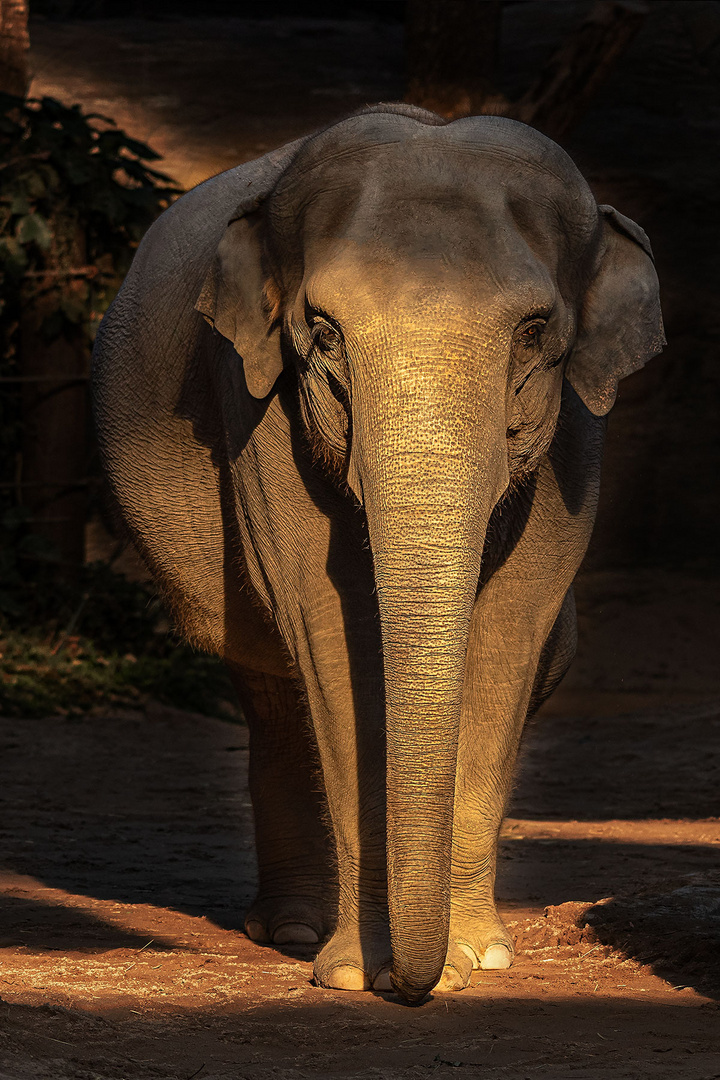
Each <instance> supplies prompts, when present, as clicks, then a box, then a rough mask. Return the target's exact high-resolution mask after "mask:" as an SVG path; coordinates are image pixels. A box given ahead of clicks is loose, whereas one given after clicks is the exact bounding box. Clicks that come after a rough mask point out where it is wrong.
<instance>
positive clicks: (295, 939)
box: [245, 896, 327, 945]
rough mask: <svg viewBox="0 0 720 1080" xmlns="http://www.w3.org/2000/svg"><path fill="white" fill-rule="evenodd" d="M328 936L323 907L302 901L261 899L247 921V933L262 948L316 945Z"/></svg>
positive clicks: (294, 898) (275, 898) (305, 900)
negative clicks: (267, 946) (268, 945)
mask: <svg viewBox="0 0 720 1080" xmlns="http://www.w3.org/2000/svg"><path fill="white" fill-rule="evenodd" d="M326 932H327V927H326V920H325V914H324V911H323V909H322V906H321V905H320V904H318V903H317V901H313V900H308V899H305V898H303V897H297V896H289V897H273V898H272V899H267V900H263V899H262V898H261V897H258V899H257V900H256V901H255V903H254V904H253V906H252V907H251V908H250V911H249V912H248V913H247V915H246V917H245V933H246V934H247V936H248V937H249V938H251V940H252V941H257V942H258V943H259V944H271V943H272V944H273V945H317V943H318V942H319V941H322V939H323V937H324V936H325V933H326Z"/></svg>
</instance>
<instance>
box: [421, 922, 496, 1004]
mask: <svg viewBox="0 0 720 1080" xmlns="http://www.w3.org/2000/svg"><path fill="white" fill-rule="evenodd" d="M514 957H515V948H514V945H513V941H512V938H511V937H510V934H509V933H508V931H507V929H506V928H505V926H504V924H503V923H502V921H501V920H500V919H499V918H497V919H496V920H493V921H492V922H491V923H490V924H488V925H487V926H475V927H474V928H470V927H467V926H464V925H462V924H460V925H459V926H453V927H451V930H450V944H449V946H448V951H447V956H446V958H445V967H444V968H443V973H442V975H441V977H440V980H439V982H438V983H437V985H436V986H435V990H437V991H439V992H441V993H442V992H444V991H449V990H464V989H465V987H466V986H467V985H468V984H469V982H470V978H471V976H472V973H473V971H475V970H477V968H482V970H483V971H502V970H505V969H506V968H509V967H510V966H511V964H512V962H513V959H514Z"/></svg>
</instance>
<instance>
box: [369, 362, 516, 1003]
mask: <svg viewBox="0 0 720 1080" xmlns="http://www.w3.org/2000/svg"><path fill="white" fill-rule="evenodd" d="M435 370H436V369H434V371H435ZM475 389H476V388H475ZM472 390H473V387H467V386H464V387H462V386H461V387H458V385H457V382H453V381H452V380H448V379H447V378H443V377H441V376H437V374H435V375H434V376H433V378H432V379H431V380H429V382H428V380H425V382H424V384H423V385H418V386H415V387H414V388H413V390H412V391H409V392H408V394H407V395H404V394H403V393H402V392H401V393H398V392H397V387H396V388H395V392H394V395H393V400H392V401H390V400H388V401H386V402H385V403H383V406H381V407H380V408H377V407H376V408H374V409H373V410H372V414H373V416H372V418H373V419H377V423H368V421H369V420H370V417H369V416H368V415H367V412H366V411H365V410H362V412H363V413H365V417H364V421H365V422H362V424H361V427H360V430H358V429H357V428H356V434H357V436H358V443H359V451H358V455H357V458H356V460H357V468H358V473H359V476H360V480H361V484H362V492H363V499H364V503H365V509H366V514H367V520H368V529H369V535H370V545H371V549H372V552H373V559H374V565H375V580H376V586H377V595H378V606H379V612H380V623H381V631H382V645H383V656H384V667H385V687H386V690H385V695H386V699H385V704H386V732H387V868H388V904H389V914H390V930H391V939H392V952H393V970H392V975H391V978H392V981H393V984H394V986H395V988H396V990H397V991H398V992H399V993H400V994H401V995H402V996H403V997H404V998H405V999H406V1000H408V1001H410V1002H417V1001H421V1000H422V999H423V998H424V997H425V996H426V994H427V993H428V992H429V991H430V990H431V989H432V987H433V986H434V985H435V983H436V982H437V981H438V979H439V978H440V975H441V974H442V969H443V964H444V961H445V955H446V952H447V944H448V930H449V920H450V875H451V849H452V824H453V804H454V795H455V772H456V764H457V746H458V735H459V727H460V711H461V706H462V695H463V684H464V676H465V660H466V653H467V645H468V634H469V628H470V619H471V615H472V610H473V604H474V600H475V595H476V591H477V583H478V576H479V571H480V560H481V554H482V550H483V543H484V538H485V531H486V528H487V523H488V520H489V517H490V514H491V513H492V509H493V507H494V505H495V503H496V502H497V500H498V498H499V497H500V495H501V494H502V492H503V491H504V490H505V487H506V486H507V457H506V450H505V429H504V407H503V408H502V409H499V410H497V415H495V416H494V417H493V415H492V412H491V410H489V409H488V408H487V407H486V408H483V407H482V402H481V401H480V400H479V395H478V394H477V393H472V392H471V391H472ZM449 402H452V403H453V405H452V406H451V409H450V411H451V412H452V413H453V415H451V416H450V417H446V418H445V419H441V418H442V417H443V413H447V411H448V403H449ZM501 404H502V405H503V406H504V402H503V401H502V399H501Z"/></svg>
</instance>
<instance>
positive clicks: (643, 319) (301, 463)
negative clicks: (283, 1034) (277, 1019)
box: [94, 105, 664, 1003]
mask: <svg viewBox="0 0 720 1080" xmlns="http://www.w3.org/2000/svg"><path fill="white" fill-rule="evenodd" d="M663 344H664V341H663V331H662V321H661V315H660V306H659V299H658V283H657V278H656V275H655V270H654V268H653V260H652V254H651V250H650V245H649V242H648V239H647V237H646V235H645V233H644V232H643V230H642V229H641V228H639V227H638V226H637V225H636V224H635V223H634V222H632V221H630V220H628V219H627V218H626V217H623V215H622V214H619V213H617V212H616V211H615V210H613V209H612V207H609V206H598V205H597V204H596V202H595V199H594V198H593V196H592V194H591V192H590V189H589V188H588V185H587V183H586V182H585V181H584V179H583V178H582V176H581V175H580V173H579V172H578V170H577V168H576V167H575V166H574V164H573V163H572V161H571V160H570V159H569V158H568V156H567V155H566V154H565V153H564V151H563V150H561V149H560V147H558V146H557V145H556V144H555V143H553V142H551V141H550V140H549V139H547V138H545V137H544V136H543V135H541V134H540V133H539V132H538V131H536V130H533V129H532V128H530V127H526V126H525V125H523V124H520V123H517V122H515V121H512V120H508V119H504V118H501V117H494V116H476V117H468V118H465V119H461V120H456V121H454V122H453V123H446V122H445V121H444V120H442V119H441V118H440V117H438V116H435V115H434V114H432V113H427V112H424V111H423V110H420V109H416V108H414V107H412V106H407V105H379V106H374V107H371V108H368V109H366V110H364V111H362V112H360V113H358V114H356V115H354V116H351V117H349V118H348V119H345V120H343V121H342V122H340V123H337V124H335V125H334V126H332V127H329V128H328V129H326V130H324V131H321V132H319V133H318V134H315V135H312V136H310V137H308V138H304V139H300V140H298V141H297V142H294V143H291V144H290V145H288V146H285V147H283V148H282V149H280V150H277V151H274V152H273V153H270V154H268V155H266V156H265V157H263V158H260V159H259V160H257V161H252V162H249V163H247V164H245V165H240V166H238V167H237V168H235V169H231V170H230V171H229V172H225V173H222V174H221V175H219V176H215V177H213V178H212V179H211V180H208V181H207V182H206V183H204V184H201V185H200V186H199V187H197V188H195V189H194V190H192V191H191V192H189V194H187V195H185V196H184V197H183V198H181V199H180V200H179V201H178V202H176V203H175V204H174V205H173V206H172V207H171V208H170V209H169V210H168V211H166V212H165V213H164V214H163V215H162V217H161V218H160V219H159V220H158V221H157V223H156V224H155V225H154V226H153V227H152V228H151V229H150V231H149V232H148V234H147V236H146V237H145V239H144V241H143V242H142V244H141V246H140V249H139V251H138V252H137V255H136V257H135V260H134V262H133V265H132V268H131V270H130V272H129V274H128V276H127V279H126V281H125V283H124V285H123V287H122V289H121V291H120V293H119V294H118V297H117V299H116V300H115V302H114V304H113V305H112V308H111V310H110V311H109V313H108V314H107V316H106V317H105V320H104V322H103V325H102V327H101V332H100V334H99V338H98V342H97V346H96V352H95V360H94V394H95V408H96V419H97V428H98V433H99V440H100V445H101V449H102V453H103V457H104V461H105V466H106V469H107V474H108V476H109V479H110V485H111V488H112V491H113V492H114V497H115V499H116V500H117V502H118V504H119V507H120V510H121V513H122V516H123V518H124V520H125V522H126V524H127V526H128V528H129V530H130V533H131V535H132V537H133V538H134V541H135V543H136V545H137V546H138V548H139V550H140V551H141V553H142V555H143V557H144V558H145V560H146V561H147V564H148V566H149V567H150V568H151V570H152V572H153V573H154V575H155V577H156V578H157V580H158V581H159V582H160V584H161V586H162V588H163V589H164V592H165V594H166V595H167V597H168V598H169V601H170V603H171V605H172V607H173V610H174V612H175V614H176V617H177V620H178V623H179V626H180V627H181V629H182V631H183V632H184V634H185V635H186V636H187V637H188V638H189V639H190V641H192V642H194V643H196V644H197V646H199V647H200V648H201V649H205V650H210V651H212V652H215V653H218V654H220V655H221V656H223V657H224V658H225V660H226V661H227V663H228V665H229V667H230V670H231V673H232V676H233V679H234V682H235V684H236V686H237V689H238V692H239V695H240V699H241V702H242V705H243V708H244V711H245V714H246V716H247V720H248V724H249V728H250V788H251V795H252V800H253V807H254V813H255V826H256V843H257V855H258V865H259V892H258V896H257V898H256V900H255V903H254V904H253V906H252V908H251V910H250V912H249V913H248V915H247V918H246V922H245V927H246V930H247V932H248V934H249V935H250V937H251V938H253V939H254V940H256V941H265V942H275V943H277V944H281V943H290V942H322V941H323V940H324V939H326V938H327V940H326V941H325V944H324V945H323V947H322V948H321V951H320V952H319V955H318V956H317V959H316V961H315V978H316V980H317V982H318V983H319V984H321V985H322V986H327V987H337V988H344V989H357V990H359V989H370V988H375V989H390V987H391V986H392V987H394V988H395V989H396V990H397V991H398V992H399V993H400V995H401V996H402V997H404V999H405V1000H406V1001H408V1002H411V1003H416V1002H419V1001H422V1000H423V999H424V998H425V996H426V995H427V993H428V992H429V991H430V990H431V989H432V988H433V987H435V986H438V987H439V988H440V989H460V988H462V987H464V986H466V985H467V983H468V981H469V978H470V975H471V973H472V970H473V968H476V967H478V966H480V967H484V968H503V967H507V966H509V964H510V963H511V960H512V956H513V943H512V939H511V936H510V934H509V933H508V931H507V929H506V928H505V926H504V925H503V923H502V921H501V919H500V917H499V916H498V913H497V910H496V907H495V900H494V879H495V860H496V849H497V840H498V831H499V829H500V824H501V819H502V816H503V811H504V805H505V802H506V799H507V796H508V791H509V786H510V782H511V776H512V771H513V765H514V760H515V756H516V752H517V749H518V744H519V741H520V737H521V733H522V729H523V724H524V721H525V718H526V716H527V715H528V713H529V712H531V711H532V710H533V709H534V708H536V707H537V706H538V705H539V704H540V703H541V702H542V701H543V700H545V698H546V697H547V696H548V695H549V694H550V693H551V692H552V690H553V689H554V687H555V686H556V685H557V683H558V682H559V681H560V679H561V678H562V676H563V675H564V673H565V671H566V669H567V667H568V665H569V663H570V660H571V658H572V654H573V652H574V643H575V612H574V603H573V597H572V581H573V577H574V575H575V573H576V571H577V569H578V566H579V564H580V561H581V559H582V558H583V555H584V552H585V550H586V547H587V544H588V540H589V537H590V532H591V528H592V524H593V519H594V516H595V510H596V502H597V497H598V484H599V475H600V462H601V455H602V444H603V432H604V424H605V421H604V419H603V418H604V416H605V414H606V413H607V412H608V410H609V409H610V408H611V406H612V404H613V401H614V398H615V393H616V387H617V383H618V380H619V379H620V378H622V377H623V376H624V375H628V374H629V373H630V372H632V371H635V370H636V369H638V368H640V367H641V366H642V365H643V364H644V363H645V362H646V361H647V360H648V359H650V358H651V357H652V356H654V355H655V354H656V353H657V352H658V351H659V350H660V349H661V347H662V345H663Z"/></svg>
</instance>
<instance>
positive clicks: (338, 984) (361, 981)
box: [324, 964, 370, 990]
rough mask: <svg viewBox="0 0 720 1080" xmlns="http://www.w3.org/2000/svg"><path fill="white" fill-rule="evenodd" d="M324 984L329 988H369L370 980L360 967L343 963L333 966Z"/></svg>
mask: <svg viewBox="0 0 720 1080" xmlns="http://www.w3.org/2000/svg"><path fill="white" fill-rule="evenodd" d="M324 985H325V986H327V987H329V988H330V989H331V990H369V989H370V980H369V978H368V977H367V975H366V974H365V972H364V971H361V970H360V968H356V967H352V966H351V965H350V964H343V965H341V966H340V967H336V968H333V970H332V972H331V974H330V976H329V978H328V980H327V982H324Z"/></svg>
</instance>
